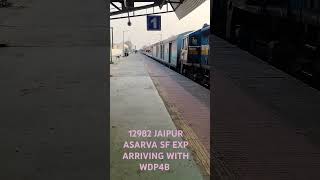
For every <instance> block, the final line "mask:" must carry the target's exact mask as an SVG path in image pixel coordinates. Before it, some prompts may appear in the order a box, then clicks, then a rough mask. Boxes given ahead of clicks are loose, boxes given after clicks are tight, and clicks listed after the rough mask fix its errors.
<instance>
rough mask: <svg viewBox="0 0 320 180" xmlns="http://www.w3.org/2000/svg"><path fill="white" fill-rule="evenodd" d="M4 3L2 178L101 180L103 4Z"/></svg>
mask: <svg viewBox="0 0 320 180" xmlns="http://www.w3.org/2000/svg"><path fill="white" fill-rule="evenodd" d="M8 1H9V2H12V3H13V4H12V5H13V6H12V7H8V8H1V9H0V44H2V45H1V46H0V82H1V85H0V86H1V88H0V119H1V122H0V144H1V146H0V159H1V163H0V169H1V170H0V172H1V173H0V179H12V180H21V179H25V180H31V179H32V180H38V179H39V180H43V179H46V180H53V179H55V180H56V179H68V180H73V179H77V180H82V179H84V180H88V179H94V180H105V179H107V171H108V169H109V168H108V163H107V156H108V149H109V148H107V144H108V138H107V133H106V132H107V129H108V121H107V117H108V114H107V109H108V108H107V104H108V102H109V99H108V98H109V96H108V93H109V92H108V91H109V88H106V84H107V83H108V82H106V81H107V80H106V79H105V78H104V77H105V74H109V72H108V70H109V68H107V63H108V56H109V55H108V51H107V49H109V47H108V39H107V37H108V36H106V35H108V32H109V29H108V28H107V27H108V23H109V20H108V16H107V13H106V8H105V7H106V5H107V4H106V2H104V1H103V0H90V1H87V0H69V1H62V0H55V1H52V0H8Z"/></svg>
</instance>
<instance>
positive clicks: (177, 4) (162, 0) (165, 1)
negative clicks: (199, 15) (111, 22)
mask: <svg viewBox="0 0 320 180" xmlns="http://www.w3.org/2000/svg"><path fill="white" fill-rule="evenodd" d="M205 1H206V0H111V1H110V19H120V18H128V17H136V16H146V15H151V14H161V13H168V12H175V13H176V15H177V17H178V18H179V19H182V18H183V17H185V16H186V15H188V14H189V13H190V12H192V11H193V10H194V9H196V8H197V7H198V6H200V5H201V4H202V3H203V2H205ZM138 4H140V5H138ZM158 7H159V8H160V11H155V8H158ZM141 10H146V13H142V14H141V13H140V14H137V11H141ZM148 10H149V12H148ZM150 10H152V11H150Z"/></svg>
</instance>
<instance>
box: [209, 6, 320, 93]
mask: <svg viewBox="0 0 320 180" xmlns="http://www.w3.org/2000/svg"><path fill="white" fill-rule="evenodd" d="M319 10H320V1H319V0H263V1H261V0H212V9H211V22H210V24H211V25H212V27H213V28H212V30H211V33H213V34H215V35H217V36H218V37H221V38H223V39H225V40H227V41H229V42H230V43H232V44H235V45H237V46H238V47H240V48H241V49H243V50H246V51H248V52H249V53H251V54H253V55H255V56H257V57H259V58H260V59H262V60H265V61H266V62H268V63H270V64H271V65H273V66H275V67H277V68H278V69H281V70H283V71H284V72H287V73H288V74H291V75H293V76H295V77H297V78H298V79H301V80H303V81H305V82H306V83H308V84H309V85H311V86H313V87H315V88H318V89H319V88H320V11H319Z"/></svg>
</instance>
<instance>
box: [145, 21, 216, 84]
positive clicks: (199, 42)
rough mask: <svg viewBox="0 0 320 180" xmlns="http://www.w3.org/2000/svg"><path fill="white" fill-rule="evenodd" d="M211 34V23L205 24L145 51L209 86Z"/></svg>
mask: <svg viewBox="0 0 320 180" xmlns="http://www.w3.org/2000/svg"><path fill="white" fill-rule="evenodd" d="M209 35H210V25H208V24H204V26H203V27H202V28H201V29H199V30H196V31H188V32H184V33H181V34H178V35H176V36H172V37H170V38H168V39H166V40H163V41H160V42H157V43H154V44H152V45H150V46H148V47H145V48H144V49H143V53H144V54H145V55H147V56H149V57H151V58H153V59H155V60H157V61H159V62H161V63H163V64H165V65H167V66H168V67H169V68H171V69H173V70H175V71H177V72H179V73H181V74H183V75H185V76H187V77H189V78H191V79H193V80H194V81H196V82H198V83H200V84H201V85H203V86H205V87H208V88H209V86H210V84H209V77H210V68H209V58H208V56H209Z"/></svg>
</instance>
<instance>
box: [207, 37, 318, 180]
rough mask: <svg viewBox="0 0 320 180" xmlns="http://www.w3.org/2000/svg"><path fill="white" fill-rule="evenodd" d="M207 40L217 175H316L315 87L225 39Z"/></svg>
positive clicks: (310, 178) (287, 177) (288, 177)
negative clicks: (210, 54)
mask: <svg viewBox="0 0 320 180" xmlns="http://www.w3.org/2000/svg"><path fill="white" fill-rule="evenodd" d="M211 42H213V52H214V61H213V65H212V67H213V69H212V70H213V72H214V78H213V79H212V81H213V84H214V94H213V100H214V101H213V105H212V106H213V109H214V111H213V114H212V116H213V130H212V131H213V137H215V140H214V144H213V146H214V152H215V153H214V154H215V157H214V161H215V164H214V166H215V165H221V166H220V167H221V168H220V169H218V172H219V171H220V170H221V172H219V173H216V175H217V176H218V175H221V176H220V177H219V178H220V179H246V180H247V179H248V180H249V179H250V180H251V179H260V180H264V179H265V180H267V179H283V180H292V179H308V180H317V179H319V178H320V174H319V172H318V171H319V168H320V163H319V162H320V154H319V150H320V146H319V145H320V143H319V129H320V123H319V119H320V114H319V113H320V93H319V91H317V90H316V89H313V88H311V87H309V86H308V85H306V84H304V83H303V82H301V81H299V80H297V79H295V78H293V77H291V76H290V75H288V74H286V73H284V72H282V71H280V70H278V69H276V68H274V67H273V66H271V65H269V64H268V63H266V62H264V61H262V60H260V59H259V58H257V57H255V56H253V55H251V54H249V53H248V52H246V51H243V50H241V49H239V48H238V47H236V46H234V45H232V44H229V43H228V42H226V41H224V40H223V39H220V38H218V37H216V36H213V37H212V39H211ZM219 178H218V179H219Z"/></svg>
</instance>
